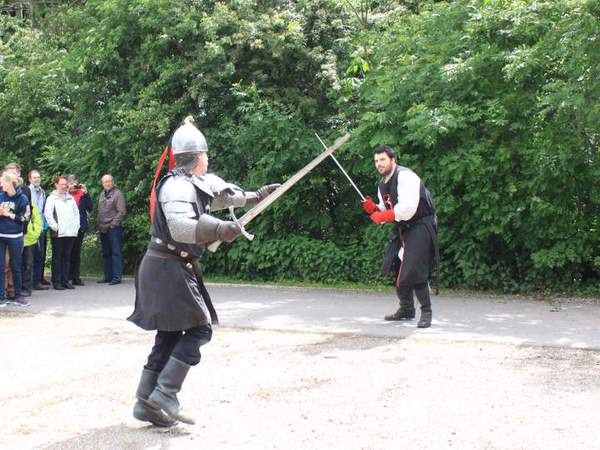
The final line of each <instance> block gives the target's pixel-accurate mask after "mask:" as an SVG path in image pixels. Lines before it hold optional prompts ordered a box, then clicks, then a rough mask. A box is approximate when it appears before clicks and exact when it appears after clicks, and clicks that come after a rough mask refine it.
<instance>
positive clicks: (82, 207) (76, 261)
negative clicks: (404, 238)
mask: <svg viewBox="0 0 600 450" xmlns="http://www.w3.org/2000/svg"><path fill="white" fill-rule="evenodd" d="M67 184H68V185H69V193H70V194H71V195H72V196H73V198H74V199H75V203H77V207H78V208H79V232H78V233H77V237H76V238H75V242H74V243H73V251H72V252H71V265H70V271H69V279H70V280H71V281H72V282H73V285H74V286H83V281H81V273H80V272H81V270H80V269H81V245H82V244H83V237H84V236H85V232H86V231H87V230H88V212H90V211H92V207H93V206H94V205H93V203H92V199H91V197H90V196H89V195H88V193H87V188H86V187H85V184H81V183H79V178H78V177H77V176H76V175H69V176H68V177H67Z"/></svg>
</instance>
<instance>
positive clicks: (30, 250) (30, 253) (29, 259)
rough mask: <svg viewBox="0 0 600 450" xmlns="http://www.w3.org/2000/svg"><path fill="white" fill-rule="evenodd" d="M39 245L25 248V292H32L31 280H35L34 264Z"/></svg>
mask: <svg viewBox="0 0 600 450" xmlns="http://www.w3.org/2000/svg"><path fill="white" fill-rule="evenodd" d="M36 247H37V243H36V244H33V245H29V246H27V247H24V248H23V283H22V284H23V290H24V291H27V292H30V291H31V280H32V278H33V263H34V257H35V249H36Z"/></svg>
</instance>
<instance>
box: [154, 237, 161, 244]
mask: <svg viewBox="0 0 600 450" xmlns="http://www.w3.org/2000/svg"><path fill="white" fill-rule="evenodd" d="M154 242H156V243H157V244H162V243H163V241H162V239H159V238H157V237H155V238H154Z"/></svg>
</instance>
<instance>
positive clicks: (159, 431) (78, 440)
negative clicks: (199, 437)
mask: <svg viewBox="0 0 600 450" xmlns="http://www.w3.org/2000/svg"><path fill="white" fill-rule="evenodd" d="M190 434H191V433H190V432H189V431H187V430H185V429H184V428H182V427H177V426H175V427H173V428H168V429H164V428H156V427H153V426H151V425H149V426H141V427H134V426H130V425H125V424H121V425H112V426H109V427H104V428H98V429H94V430H90V431H88V432H87V433H84V434H80V435H77V436H74V437H72V438H69V439H66V440H64V441H60V442H53V443H51V444H48V445H46V446H45V447H43V448H44V449H47V450H71V449H72V450H76V449H77V450H80V449H82V448H126V449H128V450H142V449H147V448H152V449H168V448H170V443H171V440H172V439H178V438H182V437H187V436H189V435H190Z"/></svg>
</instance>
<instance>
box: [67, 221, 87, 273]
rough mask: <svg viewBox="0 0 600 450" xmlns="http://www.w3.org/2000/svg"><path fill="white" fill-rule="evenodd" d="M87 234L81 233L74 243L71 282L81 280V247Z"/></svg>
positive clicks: (70, 269) (70, 270) (70, 271)
mask: <svg viewBox="0 0 600 450" xmlns="http://www.w3.org/2000/svg"><path fill="white" fill-rule="evenodd" d="M84 236H85V232H83V231H81V230H80V231H79V232H78V233H77V237H76V238H75V240H74V241H73V249H72V250H71V264H70V268H69V280H72V281H75V280H78V279H79V278H81V245H82V244H83V237H84Z"/></svg>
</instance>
